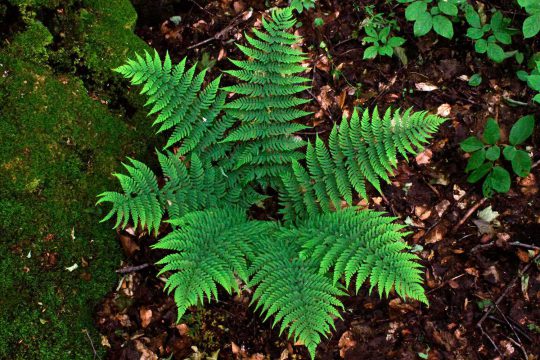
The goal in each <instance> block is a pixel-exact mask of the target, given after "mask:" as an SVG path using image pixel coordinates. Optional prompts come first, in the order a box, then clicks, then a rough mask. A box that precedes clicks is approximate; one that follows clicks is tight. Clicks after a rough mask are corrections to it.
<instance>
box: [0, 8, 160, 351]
mask: <svg viewBox="0 0 540 360" xmlns="http://www.w3.org/2000/svg"><path fill="white" fill-rule="evenodd" d="M26 3H27V4H30V3H31V4H30V5H35V3H36V1H33V2H26ZM121 4H123V6H124V7H125V8H127V9H129V10H128V11H127V12H126V13H125V14H120V13H117V14H115V13H114V12H111V13H110V14H114V15H104V14H108V12H107V11H111V10H114V11H120V8H118V9H116V8H115V6H120V5H121ZM126 4H127V5H129V6H127V5H126ZM30 5H29V6H30ZM94 5H95V6H96V8H95V9H93V8H92V9H90V8H89V9H87V10H84V9H81V10H80V11H79V14H80V15H81V16H83V15H84V11H87V14H88V16H91V17H92V18H88V19H87V22H85V23H84V24H81V23H79V25H78V26H81V27H83V28H84V29H85V30H88V32H87V36H88V37H87V38H85V40H84V41H83V42H81V43H79V44H78V45H79V47H78V48H79V49H80V48H84V49H85V50H84V51H83V54H85V59H84V61H85V63H87V64H92V65H91V68H92V69H93V70H92V72H91V73H92V75H96V74H102V76H103V77H102V78H100V82H101V83H105V82H109V81H110V80H111V79H115V78H114V75H113V73H112V72H111V71H110V68H109V66H116V65H117V64H119V63H120V62H122V61H123V60H124V59H125V56H124V54H128V53H129V52H131V51H134V50H140V49H141V48H144V46H145V44H144V43H143V42H142V41H141V40H140V39H138V38H137V37H136V36H135V35H133V33H132V32H131V30H132V27H133V25H134V23H135V20H136V14H135V13H134V11H132V10H133V8H132V7H131V4H129V1H110V2H108V3H106V2H101V1H91V2H89V4H88V6H94ZM108 5H110V8H109V10H107V9H106V8H105V6H108ZM83 17H84V16H83ZM111 17H115V19H114V20H113V19H111ZM81 21H82V20H81ZM85 21H86V20H85ZM105 28H110V29H109V31H108V32H104V29H105ZM119 34H122V35H119ZM98 35H99V38H98ZM52 45H53V36H52V34H51V32H50V31H49V30H48V29H47V28H46V27H45V26H44V25H43V24H42V23H40V22H39V21H38V20H36V19H31V20H28V22H27V28H26V31H24V32H23V33H19V34H16V35H15V36H14V38H13V42H12V43H11V45H9V46H8V47H5V48H3V49H0V118H1V119H2V121H0V139H2V140H1V142H0V234H1V238H0V271H1V273H2V277H1V279H0V293H1V294H2V296H1V297H0V339H2V340H1V341H0V358H2V359H4V358H6V359H55V360H56V359H92V358H93V357H94V352H93V349H92V344H91V342H92V343H93V345H94V347H95V348H96V349H97V350H98V352H99V353H101V352H102V351H103V347H102V345H101V344H100V342H101V340H100V338H99V336H98V334H97V332H96V331H95V329H94V327H93V320H92V313H93V309H94V307H95V305H96V304H97V303H98V301H99V300H100V299H101V297H102V296H103V295H104V294H105V293H106V292H107V291H109V290H110V289H112V288H113V287H114V286H115V284H116V282H117V280H118V279H117V275H116V274H115V272H114V270H115V269H116V268H118V267H119V265H120V260H121V251H120V249H119V247H118V243H117V240H116V239H115V236H114V231H113V230H111V229H110V224H107V225H104V224H99V223H98V222H99V219H100V218H101V217H102V216H103V213H102V212H103V209H101V208H99V207H97V208H96V207H95V205H94V204H95V201H96V195H97V194H98V193H100V192H102V191H104V190H108V189H111V188H114V187H115V186H116V185H115V184H116V182H115V181H113V178H112V175H111V173H112V172H113V171H114V170H117V169H118V166H119V162H120V161H122V160H124V159H125V157H126V156H134V157H139V156H138V154H146V153H148V149H147V148H148V147H149V146H152V145H148V144H146V143H145V142H144V140H143V139H144V134H145V133H147V132H148V128H149V124H148V121H147V119H144V117H143V115H142V114H143V113H142V112H140V111H137V110H136V109H137V106H138V105H137V102H138V100H137V97H136V96H134V95H132V94H130V95H125V94H122V95H120V94H119V96H123V97H124V98H125V99H127V100H125V101H127V102H129V103H131V105H130V106H131V107H133V108H134V109H135V111H134V113H135V115H133V116H132V117H131V118H130V119H125V118H122V116H121V115H122V113H123V112H122V111H121V110H119V111H118V113H117V114H113V113H111V111H110V110H109V109H108V108H107V106H106V103H107V101H105V100H103V99H102V98H98V95H96V94H89V93H88V90H87V89H86V88H85V86H84V84H83V82H82V81H81V80H80V79H79V78H78V77H76V76H73V75H72V74H60V73H57V72H54V71H53V70H52V69H50V67H49V66H48V63H47V61H48V59H49V57H50V56H51V54H54V52H55V51H58V50H59V49H52ZM81 45H82V47H80V46H81ZM133 47H134V48H133ZM72 49H73V48H72ZM64 50H65V49H64ZM70 51H71V50H70V49H68V50H67V52H68V53H69V52H70ZM114 81H117V80H114ZM110 95H111V96H113V95H112V94H110ZM90 339H91V340H90ZM98 355H100V354H98Z"/></svg>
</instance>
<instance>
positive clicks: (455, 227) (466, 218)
mask: <svg viewBox="0 0 540 360" xmlns="http://www.w3.org/2000/svg"><path fill="white" fill-rule="evenodd" d="M486 200H487V199H486V198H482V200H480V201H479V202H477V203H476V204H475V205H474V206H473V207H472V208H470V209H469V211H467V213H466V214H465V216H463V218H461V220H460V221H459V222H458V223H457V225H456V226H454V228H453V229H452V231H453V232H456V231H458V229H459V228H460V227H461V225H463V224H465V222H466V221H467V220H468V219H469V218H470V217H471V215H472V214H474V212H475V211H476V210H478V208H479V207H480V206H482V204H484V203H485V202H486Z"/></svg>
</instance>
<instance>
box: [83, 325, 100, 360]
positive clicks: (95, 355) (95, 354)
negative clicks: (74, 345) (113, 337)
mask: <svg viewBox="0 0 540 360" xmlns="http://www.w3.org/2000/svg"><path fill="white" fill-rule="evenodd" d="M83 333H85V334H86V337H87V338H88V340H90V345H91V346H92V351H93V352H94V359H96V358H97V351H96V348H95V347H94V342H93V341H92V338H91V337H90V334H89V333H88V330H86V329H83Z"/></svg>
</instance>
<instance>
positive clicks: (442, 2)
mask: <svg viewBox="0 0 540 360" xmlns="http://www.w3.org/2000/svg"><path fill="white" fill-rule="evenodd" d="M398 2H400V3H405V4H407V3H408V5H407V9H406V10H405V17H406V19H407V20H409V21H414V35H415V36H416V37H420V36H424V35H426V34H427V33H429V32H430V31H431V29H433V30H434V31H435V32H436V33H437V34H439V35H441V36H442V37H445V38H447V39H452V38H453V37H454V25H453V24H452V20H451V19H452V18H454V17H456V16H457V15H458V12H459V5H461V4H463V3H464V0H437V1H434V0H398ZM432 3H435V5H434V6H431V5H430V6H428V4H432Z"/></svg>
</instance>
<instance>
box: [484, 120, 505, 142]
mask: <svg viewBox="0 0 540 360" xmlns="http://www.w3.org/2000/svg"><path fill="white" fill-rule="evenodd" d="M482 137H483V138H484V141H485V142H486V143H488V144H490V145H495V144H496V143H497V141H499V139H500V138H501V130H500V129H499V125H498V124H497V122H496V121H495V120H494V119H493V118H489V119H488V120H487V123H486V127H485V128H484V133H483V134H482Z"/></svg>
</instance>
